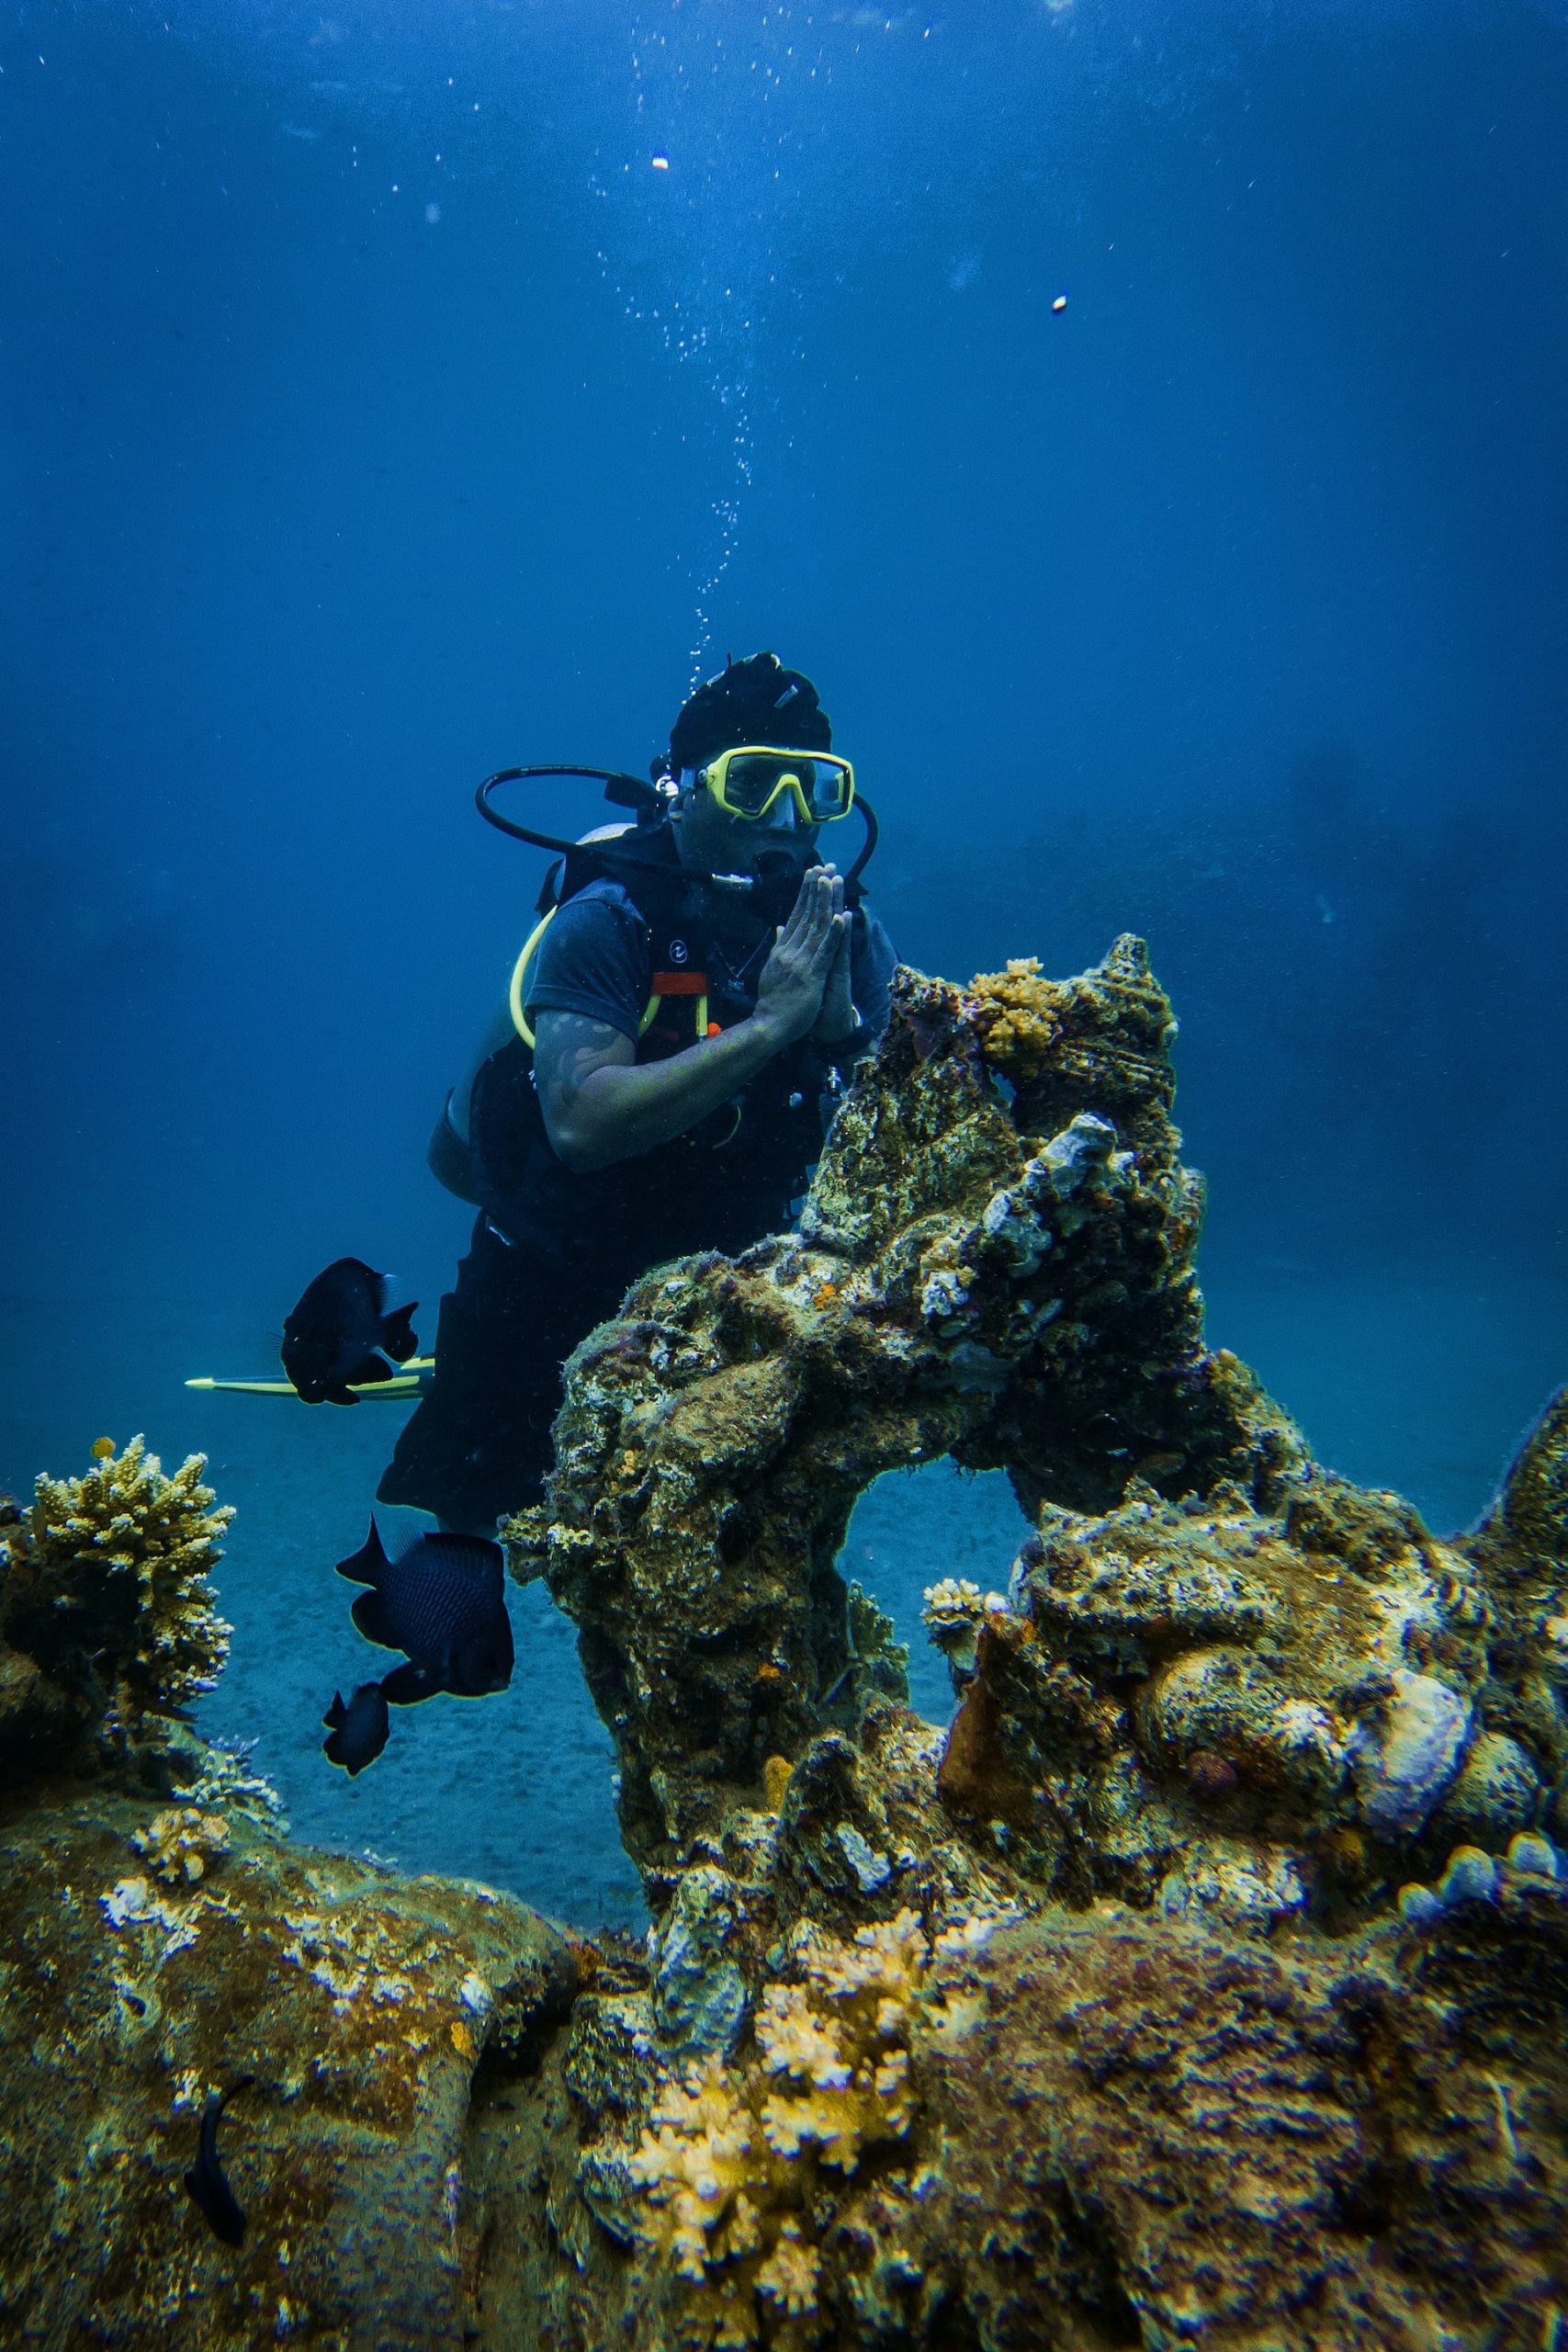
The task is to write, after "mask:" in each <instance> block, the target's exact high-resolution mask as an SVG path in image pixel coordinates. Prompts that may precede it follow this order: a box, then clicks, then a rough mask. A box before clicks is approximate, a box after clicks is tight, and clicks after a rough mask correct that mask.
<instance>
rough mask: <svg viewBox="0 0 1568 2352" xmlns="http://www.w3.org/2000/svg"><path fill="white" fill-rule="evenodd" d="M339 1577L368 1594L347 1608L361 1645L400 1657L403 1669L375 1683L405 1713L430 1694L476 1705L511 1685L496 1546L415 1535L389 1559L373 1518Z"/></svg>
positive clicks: (475, 1539)
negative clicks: (361, 1638) (360, 1546)
mask: <svg viewBox="0 0 1568 2352" xmlns="http://www.w3.org/2000/svg"><path fill="white" fill-rule="evenodd" d="M337 1572H338V1574H339V1576H340V1577H348V1579H349V1581H350V1582H351V1583H352V1584H365V1585H368V1586H369V1587H370V1588H371V1589H370V1590H369V1591H368V1592H362V1593H361V1594H360V1596H359V1598H358V1600H356V1601H355V1604H354V1622H355V1624H356V1625H357V1626H358V1628H359V1630H360V1632H361V1633H362V1634H364V1636H365V1638H366V1640H367V1642H375V1643H377V1644H378V1645H379V1646H380V1647H381V1648H382V1649H389V1650H401V1651H402V1652H403V1653H404V1655H405V1656H406V1657H407V1658H408V1660H409V1663H408V1665H407V1666H406V1667H405V1666H400V1667H396V1668H393V1670H392V1672H391V1673H390V1674H389V1675H386V1676H384V1677H383V1679H382V1682H381V1691H382V1693H383V1696H384V1697H386V1698H387V1699H389V1700H390V1702H392V1704H393V1705H394V1706H397V1707H409V1706H412V1705H414V1704H415V1703H416V1702H417V1701H419V1700H421V1699H428V1698H431V1697H433V1696H434V1693H435V1692H436V1691H451V1692H452V1693H453V1694H454V1695H455V1696H456V1697H457V1698H459V1699H482V1698H483V1697H484V1696H485V1694H486V1693H487V1691H504V1690H505V1688H506V1686H507V1684H508V1683H509V1682H510V1681H511V1679H512V1663H513V1649H512V1621H511V1619H510V1618H509V1617H508V1615H507V1613H506V1579H505V1576H504V1574H503V1572H502V1556H501V1546H500V1544H490V1543H487V1542H486V1540H485V1538H484V1537H483V1536H482V1535H421V1536H419V1537H418V1538H417V1539H416V1540H415V1541H414V1542H413V1543H412V1544H410V1545H409V1548H408V1550H407V1551H406V1552H401V1553H400V1554H399V1555H398V1557H397V1558H396V1559H395V1560H391V1559H389V1558H388V1556H387V1554H386V1550H385V1548H384V1547H383V1545H382V1543H381V1538H380V1534H379V1532H378V1529H377V1526H376V1521H375V1520H374V1519H372V1520H371V1521H370V1534H369V1538H368V1540H367V1543H366V1544H365V1545H364V1547H363V1549H362V1550H360V1551H357V1552H355V1554H354V1555H353V1557H352V1558H351V1559H347V1560H340V1561H339V1562H338V1564H337Z"/></svg>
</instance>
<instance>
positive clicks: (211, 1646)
mask: <svg viewBox="0 0 1568 2352" xmlns="http://www.w3.org/2000/svg"><path fill="white" fill-rule="evenodd" d="M103 1442H104V1441H100V1445H101V1444H102V1443H103ZM206 1466H207V1457H206V1456H205V1454H199V1453H195V1454H192V1455H191V1456H190V1458H189V1459H188V1461H186V1462H185V1463H184V1464H182V1465H181V1466H180V1468H179V1469H178V1470H176V1471H175V1474H174V1476H172V1477H165V1476H164V1471H163V1467H162V1464H160V1462H159V1460H158V1457H157V1455H156V1454H155V1453H148V1452H147V1449H146V1444H145V1442H144V1441H143V1440H142V1439H141V1438H140V1437H134V1438H132V1439H131V1441H130V1444H129V1445H128V1446H127V1447H126V1449H125V1451H124V1453H120V1454H118V1455H116V1454H114V1453H107V1454H102V1453H100V1456H99V1459H98V1460H97V1461H96V1464H94V1467H93V1468H92V1469H91V1470H89V1471H88V1472H87V1473H86V1475H85V1477H81V1478H48V1477H41V1478H39V1481H38V1499H37V1501H36V1502H35V1503H34V1505H33V1508H32V1510H31V1511H30V1512H29V1513H28V1519H27V1521H26V1525H25V1527H24V1528H22V1529H19V1530H17V1532H16V1535H15V1536H13V1537H12V1538H11V1539H10V1540H9V1541H8V1543H7V1550H8V1553H9V1561H8V1566H7V1570H6V1580H5V1584H4V1586H3V1587H0V1632H3V1634H4V1637H5V1639H6V1641H7V1642H8V1643H9V1644H11V1645H12V1646H13V1647H15V1648H17V1649H19V1650H21V1651H23V1652H25V1653H26V1654H27V1655H28V1657H32V1658H34V1659H35V1660H36V1661H37V1662H38V1663H39V1665H40V1666H41V1667H42V1668H44V1670H45V1671H46V1673H48V1674H49V1675H50V1676H51V1677H52V1678H53V1679H54V1680H55V1681H56V1682H57V1683H59V1684H60V1685H62V1687H63V1688H64V1689H66V1690H68V1691H72V1692H73V1693H75V1694H76V1695H78V1696H85V1697H89V1698H91V1699H92V1700H93V1701H94V1702H96V1703H97V1704H99V1705H101V1706H107V1709H108V1710H109V1711H110V1713H111V1717H112V1719H113V1720H114V1721H115V1722H116V1723H118V1725H119V1726H120V1727H130V1725H132V1724H135V1723H136V1721H137V1719H138V1718H140V1717H141V1716H142V1715H147V1714H164V1713H170V1712H172V1711H174V1710H175V1709H178V1708H180V1707H183V1706H185V1705H186V1704H188V1702H190V1701H191V1700H192V1699H194V1698H196V1697H197V1695H198V1694H199V1693H200V1692H201V1691H210V1690H211V1689H212V1687H213V1684H214V1683H215V1682H216V1680H217V1679H218V1675H219V1672H220V1669H221V1668H222V1664H223V1660H224V1658H225V1657H227V1655H228V1648H229V1634H230V1630H231V1629H230V1627H229V1626H228V1625H227V1624H226V1623H224V1621H223V1619H222V1618H221V1617H220V1616H219V1614H218V1612H217V1610H216V1609H215V1607H214V1606H213V1596H212V1588H211V1585H210V1583H209V1575H210V1572H211V1570H212V1568H213V1566H215V1564H216V1562H217V1560H218V1558H219V1556H220V1555H219V1550H218V1540H219V1538H220V1536H221V1535H222V1533H223V1532H224V1531H225V1529H226V1528H227V1527H228V1525H229V1522H230V1521H231V1519H232V1518H233V1515H234V1514H233V1512H232V1510H231V1509H229V1508H228V1507H227V1506H220V1507H219V1508H217V1509H214V1508H213V1503H214V1497H213V1494H212V1490H211V1488H210V1487H205V1486H203V1484H202V1483H201V1473H202V1471H203V1470H204V1469H205V1468H206Z"/></svg>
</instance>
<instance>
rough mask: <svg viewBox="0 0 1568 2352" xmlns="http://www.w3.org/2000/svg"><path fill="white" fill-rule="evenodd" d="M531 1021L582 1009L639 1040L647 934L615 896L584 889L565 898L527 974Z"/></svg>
mask: <svg viewBox="0 0 1568 2352" xmlns="http://www.w3.org/2000/svg"><path fill="white" fill-rule="evenodd" d="M527 993H528V1013H529V1017H530V1019H532V1018H534V1017H535V1016H536V1015H537V1014H538V1013H541V1012H580V1013H581V1014H582V1016H583V1017H584V1019H585V1020H589V1021H603V1022H605V1023H608V1025H609V1026H610V1027H611V1028H612V1029H618V1030H619V1031H620V1033H621V1035H622V1036H623V1037H629V1038H630V1039H631V1040H632V1042H633V1044H634V1045H635V1044H636V1042H637V1023H639V1021H640V1020H641V1019H642V1012H643V1007H644V1005H645V1004H646V1002H647V1001H648V933H647V931H646V930H645V928H644V926H643V922H642V920H641V917H640V916H639V915H638V914H637V912H636V910H634V909H633V908H632V907H631V905H630V904H629V903H628V902H627V901H626V899H624V898H619V897H615V898H611V897H603V898H602V897H600V896H599V895H598V893H597V892H595V891H592V890H587V891H584V892H582V893H581V896H580V897H578V898H575V899H568V900H567V902H566V904H565V906H564V907H561V908H560V909H559V910H558V911H557V913H556V915H555V916H554V918H553V920H552V921H551V923H550V926H549V929H548V930H547V932H546V933H545V935H544V937H543V939H541V940H540V942H539V945H538V949H537V952H536V955H535V957H534V962H533V966H532V968H531V969H530V971H529V974H528V990H527Z"/></svg>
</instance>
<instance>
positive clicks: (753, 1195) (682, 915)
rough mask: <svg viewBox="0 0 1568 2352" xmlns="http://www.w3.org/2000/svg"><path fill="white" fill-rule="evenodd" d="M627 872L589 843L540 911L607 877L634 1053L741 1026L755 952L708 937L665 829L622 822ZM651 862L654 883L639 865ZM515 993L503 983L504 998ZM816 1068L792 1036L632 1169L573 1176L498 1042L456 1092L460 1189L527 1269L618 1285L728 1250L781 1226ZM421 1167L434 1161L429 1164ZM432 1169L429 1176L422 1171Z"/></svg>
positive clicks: (752, 993) (799, 1176) (804, 1159)
mask: <svg viewBox="0 0 1568 2352" xmlns="http://www.w3.org/2000/svg"><path fill="white" fill-rule="evenodd" d="M637 854H638V857H639V859H642V860H645V861H647V862H648V863H647V865H641V866H639V867H638V868H637V870H635V871H628V870H626V869H625V868H622V869H618V870H614V871H612V870H610V869H608V868H607V867H605V866H604V865H598V864H596V862H595V861H594V859H593V857H592V844H584V845H583V854H581V855H580V856H573V857H570V858H569V859H568V860H566V861H565V862H564V868H563V870H562V871H561V872H560V873H559V874H558V876H552V877H551V880H550V881H549V882H547V886H546V901H545V907H546V911H551V910H552V909H551V908H550V907H549V903H548V901H549V899H550V897H551V896H552V895H553V900H554V905H555V906H559V905H561V904H564V903H565V901H566V900H567V899H569V898H574V897H576V896H577V895H578V894H579V893H580V892H581V891H582V890H584V889H585V888H588V886H589V885H590V884H591V883H592V882H593V881H596V880H599V879H600V878H601V877H604V878H606V879H610V880H613V881H615V882H616V883H618V885H619V887H620V889H621V890H622V891H623V892H624V894H625V898H626V900H627V901H629V902H630V905H631V907H632V909H633V910H634V912H635V913H636V914H637V917H638V918H639V919H640V921H641V922H642V923H643V926H644V928H645V932H646V934H647V942H648V958H649V966H648V968H649V997H648V1001H647V1009H646V1012H645V1014H644V1018H643V1022H642V1025H641V1031H640V1035H638V1037H637V1061H638V1063H647V1062H652V1061H659V1060H662V1059H665V1058H666V1057H669V1056H670V1055H671V1054H676V1053H680V1052H682V1051H683V1050H684V1049H685V1048H686V1047H687V1046H690V1045H692V1044H693V1043H694V1041H695V1039H696V1038H697V1037H698V1036H702V1035H712V1034H714V1033H715V1032H716V1031H719V1030H723V1029H728V1028H730V1027H732V1026H733V1025H734V1024H735V1023H737V1022H738V1021H742V1020H744V1019H745V1018H746V1017H747V1015H748V1014H749V1013H750V1012H751V1011H752V1010H753V1009H754V1006H755V1003H756V981H757V978H758V977H759V975H760V973H761V966H762V964H763V962H764V961H765V960H766V948H765V945H763V944H762V941H761V938H760V939H759V942H758V949H757V951H756V952H754V953H753V954H752V955H751V956H750V957H746V956H741V957H739V958H738V957H737V956H736V953H735V950H734V948H733V946H732V945H730V944H727V943H725V942H722V941H721V940H720V938H719V937H718V936H717V935H716V926H715V923H714V921H713V914H712V907H711V900H710V898H709V890H710V888H711V886H710V885H708V884H705V882H703V881H700V880H696V879H694V878H693V877H692V876H688V875H687V874H686V873H685V872H684V870H683V869H682V865H681V863H680V859H679V855H678V854H677V851H676V848H675V842H674V836H673V832H672V831H671V828H670V826H669V825H668V824H667V823H666V824H660V825H655V826H649V827H648V828H646V829H644V828H638V831H637ZM654 861H657V862H658V864H659V865H664V866H667V875H666V874H663V873H660V872H657V871H649V870H648V866H649V865H652V864H653V863H654ZM524 998H525V986H524V984H522V983H519V988H518V990H517V991H516V992H515V999H514V1001H518V1002H520V1001H523V999H524ZM828 1086H829V1064H828V1063H827V1061H826V1060H825V1059H824V1057H822V1055H821V1054H820V1053H819V1052H818V1050H817V1049H816V1048H815V1047H814V1046H812V1045H811V1044H810V1042H809V1040H807V1039H805V1038H802V1039H800V1040H798V1041H797V1042H796V1043H795V1044H794V1045H792V1046H787V1047H785V1048H784V1051H783V1052H781V1053H779V1054H777V1055H775V1056H774V1057H773V1060H772V1061H771V1062H769V1063H768V1064H767V1065H766V1066H765V1068H764V1069H761V1071H759V1072H758V1074H757V1076H756V1077H755V1078H753V1079H752V1080H750V1084H749V1085H748V1086H747V1087H746V1088H745V1090H744V1091H743V1092H742V1093H741V1094H739V1095H738V1096H737V1097H736V1098H735V1099H734V1100H733V1101H732V1102H730V1103H724V1104H721V1105H720V1106H719V1108H718V1109H717V1110H716V1111H715V1112H713V1113H712V1114H709V1116H708V1117H707V1118H705V1119H704V1120H701V1121H700V1122H699V1123H698V1124H697V1125H695V1126H694V1127H692V1128H689V1129H688V1130H687V1131H686V1132H685V1133H684V1134H682V1135H680V1136H674V1137H672V1138H671V1141H670V1142H668V1143H665V1144H660V1145H658V1146H656V1147H655V1148H654V1149H653V1150H651V1151H648V1152H643V1153H640V1154H638V1155H637V1157H636V1158H635V1159H625V1160H618V1161H616V1162H615V1163H614V1164H613V1165H612V1166H610V1167H608V1168H603V1169H594V1170H587V1171H577V1170H571V1169H569V1168H568V1167H567V1166H566V1165H565V1163H564V1162H563V1161H562V1160H561V1159H558V1157H557V1155H556V1153H555V1151H554V1149H553V1148H552V1147H551V1145H550V1141H549V1137H548V1135H547V1132H546V1128H545V1121H544V1114H543V1111H542V1110H541V1108H540V1104H539V1099H538V1094H537V1091H536V1086H535V1079H534V1056H533V1051H532V1048H531V1046H530V1045H529V1043H528V1042H527V1041H526V1040H525V1037H524V1036H523V1035H519V1034H517V1033H516V1030H515V1028H514V1030H513V1035H511V1036H509V1037H508V1038H507V1040H506V1042H505V1043H504V1044H503V1045H502V1046H499V1047H498V1048H497V1049H496V1050H495V1051H493V1052H491V1054H490V1055H489V1056H488V1057H487V1058H486V1059H485V1060H484V1061H483V1062H482V1063H481V1064H480V1067H479V1070H478V1072H477V1073H476V1075H475V1077H474V1080H473V1082H472V1086H471V1089H470V1092H469V1102H468V1153H467V1158H466V1162H465V1164H464V1167H463V1170H462V1173H463V1175H464V1177H465V1178H466V1180H467V1181H466V1182H462V1183H461V1184H460V1185H455V1186H453V1187H452V1189H454V1190H460V1191H461V1193H462V1194H463V1196H464V1197H465V1198H468V1199H470V1200H472V1201H473V1202H475V1204H477V1205H478V1206H479V1208H481V1209H482V1210H483V1212H484V1214H485V1216H486V1217H487V1218H488V1219H489V1221H490V1223H491V1226H492V1227H494V1228H495V1230H496V1232H497V1233H498V1234H499V1236H500V1237H501V1238H502V1239H503V1240H505V1241H507V1242H509V1243H511V1244H512V1245H513V1246H514V1247H516V1248H518V1249H520V1250H523V1251H525V1253H526V1255H527V1256H528V1257H529V1258H530V1259H532V1260H534V1261H535V1262H536V1265H537V1266H538V1268H539V1270H540V1272H544V1271H546V1270H547V1268H549V1267H552V1266H553V1267H558V1268H559V1270H560V1271H561V1272H563V1273H569V1274H571V1275H573V1276H574V1277H576V1276H587V1275H589V1274H590V1273H591V1272H598V1273H600V1274H604V1273H607V1272H610V1271H611V1268H612V1266H613V1267H614V1269H615V1274H616V1277H617V1278H618V1279H620V1278H623V1274H622V1270H623V1268H624V1270H625V1271H624V1280H625V1281H627V1282H629V1281H630V1280H632V1279H634V1278H635V1276H636V1274H637V1273H639V1272H642V1271H643V1270H644V1269H646V1268H647V1267H649V1266H650V1265H655V1264H658V1263H660V1261H663V1260H665V1259H669V1258H673V1257H679V1256H683V1255H686V1254H687V1253H689V1252H691V1251H693V1250H724V1251H726V1252H728V1253H730V1254H733V1253H734V1252H735V1251H737V1250H743V1249H745V1248H747V1247H749V1246H750V1243H751V1242H753V1241H755V1240H757V1239H759V1238H761V1236H762V1235H763V1234H765V1233H769V1232H773V1231H776V1230H777V1229H778V1228H779V1227H783V1226H784V1225H787V1224H788V1222H789V1219H790V1216H791V1213H792V1204H793V1203H794V1202H795V1199H796V1198H797V1197H798V1195H799V1194H800V1193H802V1192H803V1191H804V1190H805V1187H806V1183H807V1179H808V1175H809V1170H810V1167H811V1163H812V1162H813V1160H814V1159H816V1158H817V1155H818V1151H819V1150H820V1148H821V1142H822V1131H823V1129H822V1110H823V1103H824V1098H825V1095H826V1093H827V1090H828ZM433 1164H434V1159H433ZM436 1172H437V1173H438V1174H439V1173H441V1170H439V1169H438V1170H437V1171H436Z"/></svg>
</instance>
